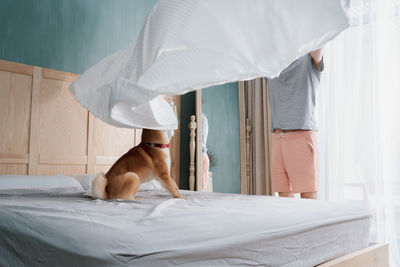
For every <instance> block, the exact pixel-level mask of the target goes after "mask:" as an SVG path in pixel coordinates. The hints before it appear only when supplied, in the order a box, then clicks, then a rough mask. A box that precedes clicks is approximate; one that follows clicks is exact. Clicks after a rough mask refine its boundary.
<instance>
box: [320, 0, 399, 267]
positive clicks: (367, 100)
mask: <svg viewBox="0 0 400 267" xmlns="http://www.w3.org/2000/svg"><path fill="white" fill-rule="evenodd" d="M351 5H352V8H351V15H352V16H353V23H354V24H358V26H356V27H353V28H351V29H349V30H347V31H345V32H344V33H342V34H341V35H340V36H339V37H338V38H337V39H336V40H334V41H333V42H331V43H330V44H328V45H327V46H326V47H325V50H324V59H325V66H326V69H325V74H324V76H323V79H322V82H321V87H320V89H319V100H320V101H319V108H318V116H319V128H320V132H319V135H320V146H321V179H322V181H321V184H322V188H321V192H320V198H322V199H328V200H335V201H346V202H349V203H351V204H354V205H362V206H364V207H365V208H367V209H369V210H370V211H371V213H372V214H373V220H372V227H371V242H380V243H389V247H390V260H391V266H400V1H399V0H368V1H366V0H358V1H354V0H353V1H352V4H351Z"/></svg>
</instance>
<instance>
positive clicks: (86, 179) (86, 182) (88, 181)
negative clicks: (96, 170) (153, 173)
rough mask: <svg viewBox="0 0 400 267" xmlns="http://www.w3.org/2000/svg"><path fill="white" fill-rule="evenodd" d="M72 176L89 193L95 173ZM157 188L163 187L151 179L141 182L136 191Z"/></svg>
mask: <svg viewBox="0 0 400 267" xmlns="http://www.w3.org/2000/svg"><path fill="white" fill-rule="evenodd" d="M72 177H74V178H75V179H76V180H78V181H79V183H80V184H81V186H82V187H83V188H84V189H85V191H86V192H87V193H90V191H91V187H92V181H93V179H94V178H95V177H96V174H77V175H72ZM159 189H163V187H162V186H161V184H160V183H159V182H158V181H157V179H153V180H150V181H148V182H145V183H142V184H141V185H140V187H139V190H138V191H148V190H159Z"/></svg>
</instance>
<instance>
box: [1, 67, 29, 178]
mask: <svg viewBox="0 0 400 267" xmlns="http://www.w3.org/2000/svg"><path fill="white" fill-rule="evenodd" d="M8 68H10V69H12V72H10V71H7V69H8ZM32 75H33V67H30V66H27V65H22V64H16V65H14V64H11V63H9V62H7V61H3V60H0V173H15V174H27V173H28V165H27V163H28V162H29V161H28V152H29V130H30V114H31V94H32V79H33V78H32Z"/></svg>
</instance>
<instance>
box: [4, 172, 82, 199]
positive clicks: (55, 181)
mask: <svg viewBox="0 0 400 267" xmlns="http://www.w3.org/2000/svg"><path fill="white" fill-rule="evenodd" d="M83 192H84V190H83V188H82V186H81V185H80V183H79V182H78V181H77V180H75V179H74V178H72V177H70V176H63V175H56V176H31V175H29V176H28V175H0V194H3V195H4V194H5V195H30V194H51V195H67V194H79V193H83Z"/></svg>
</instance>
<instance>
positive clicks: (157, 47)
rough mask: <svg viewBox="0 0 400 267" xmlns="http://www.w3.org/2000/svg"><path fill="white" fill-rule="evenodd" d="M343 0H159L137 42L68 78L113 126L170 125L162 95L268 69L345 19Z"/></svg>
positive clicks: (317, 42)
mask: <svg viewBox="0 0 400 267" xmlns="http://www.w3.org/2000/svg"><path fill="white" fill-rule="evenodd" d="M342 2H343V0H301V1H298V0H251V1H249V0H185V1H182V0H160V1H159V2H158V3H157V4H156V5H155V6H154V7H153V9H152V10H151V12H150V14H149V16H148V18H147V20H146V23H145V25H144V27H143V29H142V31H141V33H140V35H139V37H138V38H137V40H136V41H135V42H133V43H132V44H131V45H130V46H129V47H127V48H126V49H124V50H122V51H119V52H117V53H115V54H113V55H111V56H108V57H106V58H105V59H103V60H102V61H100V62H99V63H98V64H96V65H94V66H93V67H91V68H90V69H89V70H87V71H86V72H85V73H84V74H83V75H82V76H81V77H80V78H79V79H78V80H77V81H75V82H74V83H73V84H72V86H71V91H72V92H73V93H74V94H75V96H76V98H77V100H78V101H79V102H80V103H81V104H82V105H83V106H84V107H85V108H87V109H88V110H89V111H91V112H92V113H93V114H94V115H96V116H97V117H99V118H100V119H102V120H103V121H105V122H107V123H109V124H112V125H115V126H119V127H133V128H152V129H159V130H165V129H176V128H177V120H176V117H175V116H174V113H173V109H172V108H171V107H170V106H168V104H167V103H166V102H165V101H164V100H163V99H162V98H161V97H159V96H160V95H163V94H164V95H176V94H183V93H185V92H188V91H192V90H194V89H199V88H205V87H209V86H211V85H216V84H223V83H227V82H232V81H238V80H249V79H253V78H256V77H273V76H276V75H277V74H278V73H279V72H280V71H281V70H283V69H284V68H285V67H286V66H288V65H289V64H290V63H291V62H292V61H294V60H295V59H296V58H298V57H300V56H303V55H305V54H306V53H308V52H310V51H311V50H314V49H316V48H319V47H321V46H322V45H324V44H325V43H326V42H327V41H329V40H331V39H332V38H334V37H335V36H336V35H338V34H339V33H340V32H341V31H343V30H344V29H346V28H347V27H348V26H349V19H348V17H347V15H346V13H345V7H344V5H343V3H342Z"/></svg>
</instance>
